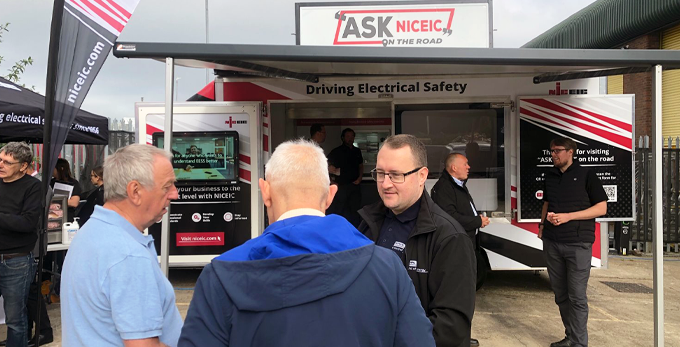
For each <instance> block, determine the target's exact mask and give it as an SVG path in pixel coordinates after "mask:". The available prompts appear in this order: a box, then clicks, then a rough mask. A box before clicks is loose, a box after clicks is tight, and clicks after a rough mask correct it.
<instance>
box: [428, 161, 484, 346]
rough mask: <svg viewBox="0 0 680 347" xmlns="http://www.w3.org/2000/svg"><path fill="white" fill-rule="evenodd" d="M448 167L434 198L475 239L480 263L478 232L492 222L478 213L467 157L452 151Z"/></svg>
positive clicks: (433, 191) (476, 343)
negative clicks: (471, 188) (469, 186)
mask: <svg viewBox="0 0 680 347" xmlns="http://www.w3.org/2000/svg"><path fill="white" fill-rule="evenodd" d="M445 166H446V169H444V172H443V173H442V175H441V177H439V180H438V181H437V183H436V184H435V185H434V187H432V200H433V201H434V202H435V203H436V204H437V205H439V207H441V208H442V209H443V210H444V211H446V213H448V214H449V215H450V216H451V217H453V219H455V220H456V221H458V223H460V224H461V225H462V226H463V228H464V229H465V232H466V233H467V234H468V236H469V237H470V240H472V245H473V247H474V248H475V257H476V258H477V263H478V264H479V262H480V260H481V259H480V258H481V254H480V251H481V250H480V248H479V240H477V232H478V231H479V228H483V227H485V226H487V225H489V218H487V217H485V216H481V215H479V214H478V213H477V207H475V202H474V201H473V200H472V196H471V195H470V191H468V189H467V187H466V186H465V183H466V182H467V179H468V175H469V174H470V165H469V164H468V160H467V158H466V157H465V156H464V155H462V154H460V153H451V154H449V155H448V156H447V157H446V163H445ZM470 346H479V341H477V339H472V338H471V339H470Z"/></svg>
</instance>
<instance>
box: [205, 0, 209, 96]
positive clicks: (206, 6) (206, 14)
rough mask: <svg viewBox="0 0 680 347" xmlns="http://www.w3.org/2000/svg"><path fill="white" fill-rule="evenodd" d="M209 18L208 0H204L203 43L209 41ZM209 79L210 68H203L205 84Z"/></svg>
mask: <svg viewBox="0 0 680 347" xmlns="http://www.w3.org/2000/svg"><path fill="white" fill-rule="evenodd" d="M209 19H210V15H209V14H208V0H205V43H209V42H210V40H209V39H208V38H209V36H208V31H209V25H208V23H209ZM209 81H210V69H205V84H208V82H209Z"/></svg>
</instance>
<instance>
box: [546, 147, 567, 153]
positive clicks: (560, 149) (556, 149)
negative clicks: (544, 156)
mask: <svg viewBox="0 0 680 347" xmlns="http://www.w3.org/2000/svg"><path fill="white" fill-rule="evenodd" d="M566 150H567V149H566V148H555V149H551V150H550V153H552V154H559V153H562V151H566Z"/></svg>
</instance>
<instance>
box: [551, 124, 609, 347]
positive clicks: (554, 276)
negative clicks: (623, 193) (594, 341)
mask: <svg viewBox="0 0 680 347" xmlns="http://www.w3.org/2000/svg"><path fill="white" fill-rule="evenodd" d="M574 152H576V143H575V142H574V141H573V140H571V139H569V138H565V137H560V138H556V139H554V140H553V141H552V142H551V143H550V153H551V154H552V160H553V164H554V165H555V167H554V168H552V169H551V170H550V171H549V172H548V173H547V174H546V176H545V189H544V194H543V211H542V213H541V223H540V224H539V227H538V237H539V238H541V239H542V240H543V254H544V255H545V257H546V261H547V264H548V275H549V276H550V285H551V286H552V289H553V291H554V292H555V303H556V304H557V306H559V308H560V316H561V317H562V323H563V324H564V328H565V335H566V337H565V338H564V339H563V340H561V341H559V342H554V343H552V344H550V346H551V347H570V346H581V347H587V346H588V298H587V296H586V289H587V287H588V278H589V277H590V262H591V258H592V254H593V242H594V241H595V218H597V217H600V216H603V215H605V214H606V213H607V194H606V193H605V192H604V188H603V187H602V183H601V182H600V179H599V178H598V177H597V175H596V174H595V172H594V171H592V170H590V169H589V168H585V167H582V166H580V165H579V164H578V163H577V162H574V159H573V158H574ZM546 221H547V223H546Z"/></svg>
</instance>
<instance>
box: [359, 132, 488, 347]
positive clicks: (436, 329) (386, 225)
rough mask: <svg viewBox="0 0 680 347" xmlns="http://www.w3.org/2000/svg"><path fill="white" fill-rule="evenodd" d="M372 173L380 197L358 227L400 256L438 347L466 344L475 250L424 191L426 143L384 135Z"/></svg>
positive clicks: (472, 307) (472, 306) (363, 212)
mask: <svg viewBox="0 0 680 347" xmlns="http://www.w3.org/2000/svg"><path fill="white" fill-rule="evenodd" d="M371 174H372V176H373V179H374V180H376V181H377V186H378V193H379V194H380V198H381V200H382V201H380V202H378V203H375V204H373V205H368V206H366V207H364V208H363V209H361V210H360V211H359V214H360V215H361V217H362V218H363V221H362V222H361V225H359V231H361V232H362V233H364V234H365V235H366V236H367V237H368V238H369V239H371V240H373V241H374V242H375V243H376V244H377V245H379V246H383V247H386V248H390V249H392V250H393V251H394V252H395V253H396V254H397V255H398V256H399V257H400V258H401V260H402V262H403V263H404V266H406V269H407V270H408V274H409V276H410V277H411V280H412V281H413V285H414V286H415V289H416V293H417V294H418V297H419V299H420V303H421V304H422V305H423V308H424V309H425V314H427V316H428V318H429V319H430V321H431V322H432V324H433V334H434V339H435V342H436V344H437V346H439V347H443V346H447V347H448V346H457V347H468V346H470V329H471V324H472V315H473V313H474V310H475V276H476V261H475V255H474V249H473V247H472V242H471V241H470V238H469V237H467V235H466V234H465V230H464V229H463V227H462V226H461V225H460V224H459V223H458V222H456V221H455V220H454V219H453V218H451V216H449V215H448V214H447V213H446V212H444V211H443V210H442V209H441V208H440V207H439V206H437V205H436V204H435V203H434V202H433V201H432V199H431V198H430V196H429V195H428V194H427V192H425V191H424V188H425V180H426V179H427V175H428V169H427V152H426V150H425V146H424V145H423V144H422V143H421V142H420V141H418V139H417V138H415V137H414V136H412V135H404V134H402V135H394V136H390V137H388V138H387V139H386V140H385V143H384V144H383V147H382V148H381V149H380V151H379V152H378V158H377V163H376V168H375V169H374V170H373V171H372V172H371Z"/></svg>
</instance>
